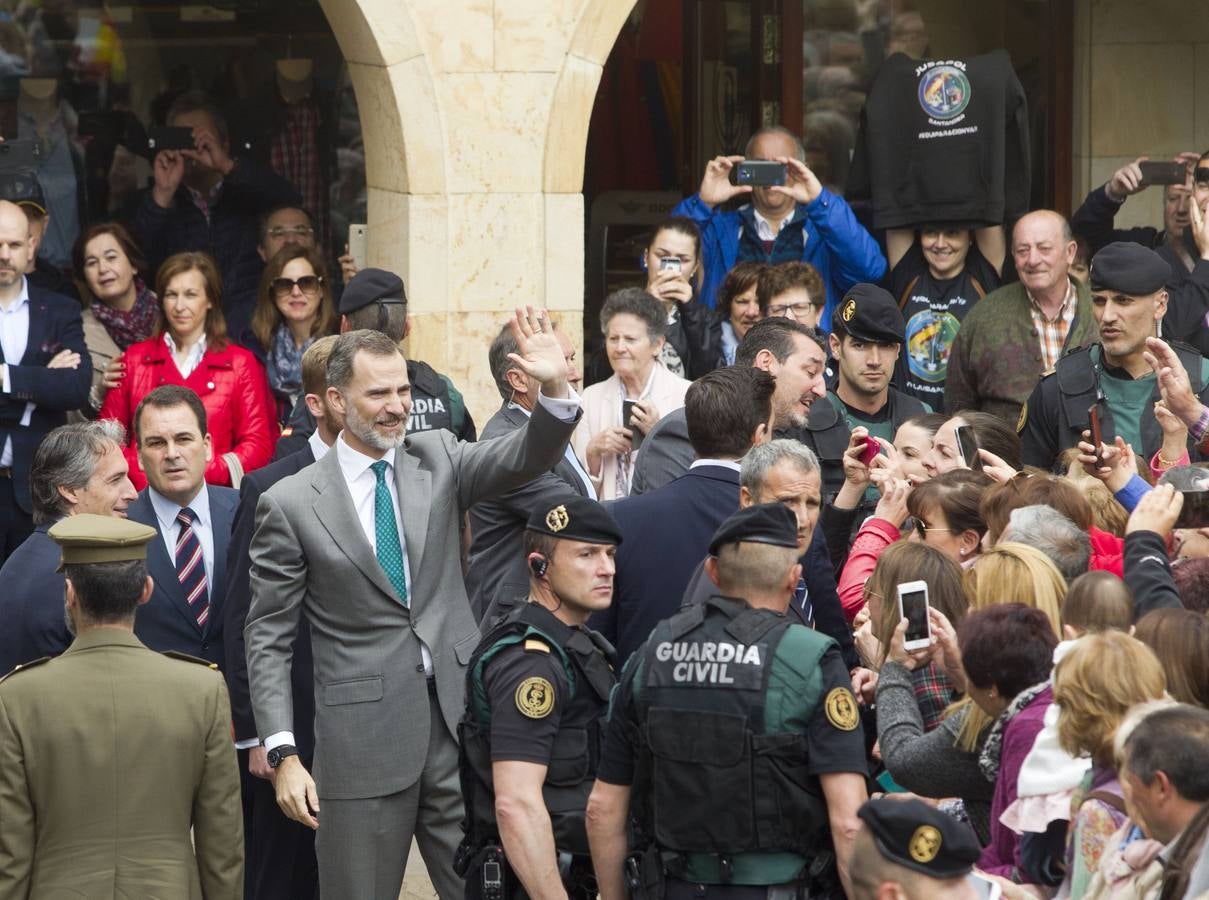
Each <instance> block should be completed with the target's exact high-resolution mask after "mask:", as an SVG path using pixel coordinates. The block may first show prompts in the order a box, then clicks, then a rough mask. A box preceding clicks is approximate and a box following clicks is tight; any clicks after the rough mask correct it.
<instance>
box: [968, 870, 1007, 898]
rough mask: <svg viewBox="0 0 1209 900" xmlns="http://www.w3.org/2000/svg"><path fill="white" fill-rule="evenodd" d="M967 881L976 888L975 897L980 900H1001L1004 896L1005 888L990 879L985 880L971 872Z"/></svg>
mask: <svg viewBox="0 0 1209 900" xmlns="http://www.w3.org/2000/svg"><path fill="white" fill-rule="evenodd" d="M966 880H967V881H969V882H970V884H972V885H973V886H974V890H975V892H976V893H975V896H976V897H978V900H999V898H1000V897H1002V896H1003V888H1001V887H1000V886H999V885H998V883H996V882H994V881H991V880H990V879H989V878H983V877H982V876H981V875H975V874H974V873H973V872H971V873H970V874H969V875H967V876H966Z"/></svg>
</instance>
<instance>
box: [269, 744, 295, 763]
mask: <svg viewBox="0 0 1209 900" xmlns="http://www.w3.org/2000/svg"><path fill="white" fill-rule="evenodd" d="M297 755H298V748H297V747H295V746H293V745H292V744H282V745H281V746H280V747H274V748H273V749H272V750H270V751H269V752H268V758H269V768H270V769H276V768H277V767H278V766H279V765H281V763H282V761H283V760H284V759H285V758H286V757H287V756H297Z"/></svg>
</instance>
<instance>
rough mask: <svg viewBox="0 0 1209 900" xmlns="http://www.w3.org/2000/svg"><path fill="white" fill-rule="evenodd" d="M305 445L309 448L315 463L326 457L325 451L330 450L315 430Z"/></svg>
mask: <svg viewBox="0 0 1209 900" xmlns="http://www.w3.org/2000/svg"><path fill="white" fill-rule="evenodd" d="M306 442H307V445H308V446H309V447H310V448H311V454H312V455H313V456H314V457H315V462H319V460H321V459H323V457H325V456H327V451H329V450H331V449H332V448H331V446H329V445H328V443H327V442H326V441H325V440H324V439H323V438H321V437H320V436H319V429H318V428H316V429H315V430H314V431H312V432H311V436H310V437H309V438H307V439H306Z"/></svg>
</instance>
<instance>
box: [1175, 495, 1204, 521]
mask: <svg viewBox="0 0 1209 900" xmlns="http://www.w3.org/2000/svg"><path fill="white" fill-rule="evenodd" d="M1180 493H1181V494H1183V495H1184V505H1183V506H1182V507H1181V508H1180V516H1179V518H1178V519H1176V520H1175V527H1176V528H1206V527H1209V491H1180Z"/></svg>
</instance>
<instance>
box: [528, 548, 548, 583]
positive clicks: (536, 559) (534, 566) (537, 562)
mask: <svg viewBox="0 0 1209 900" xmlns="http://www.w3.org/2000/svg"><path fill="white" fill-rule="evenodd" d="M549 568H550V561H549V560H548V559H546V557H544V556H542V554H540V553H530V554H529V571H530V572H532V573H533V577H534V578H544V577H545V575H546V570H547V569H549Z"/></svg>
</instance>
